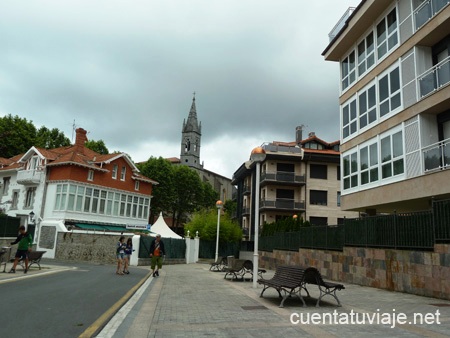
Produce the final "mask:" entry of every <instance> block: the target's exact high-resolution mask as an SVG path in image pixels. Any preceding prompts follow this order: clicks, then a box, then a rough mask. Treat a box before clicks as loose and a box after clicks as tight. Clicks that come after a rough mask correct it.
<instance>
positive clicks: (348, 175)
mask: <svg viewBox="0 0 450 338" xmlns="http://www.w3.org/2000/svg"><path fill="white" fill-rule="evenodd" d="M343 164H344V175H343V179H344V190H345V189H350V188H354V187H356V186H357V185H358V154H357V153H356V152H354V153H353V154H350V155H346V156H344V157H343Z"/></svg>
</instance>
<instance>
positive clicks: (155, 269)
mask: <svg viewBox="0 0 450 338" xmlns="http://www.w3.org/2000/svg"><path fill="white" fill-rule="evenodd" d="M165 254H166V251H165V249H164V242H163V241H161V235H160V234H158V235H156V238H155V239H154V240H153V242H152V244H151V245H150V257H151V259H152V262H151V268H152V273H153V277H157V276H159V269H161V268H162V261H163V256H165Z"/></svg>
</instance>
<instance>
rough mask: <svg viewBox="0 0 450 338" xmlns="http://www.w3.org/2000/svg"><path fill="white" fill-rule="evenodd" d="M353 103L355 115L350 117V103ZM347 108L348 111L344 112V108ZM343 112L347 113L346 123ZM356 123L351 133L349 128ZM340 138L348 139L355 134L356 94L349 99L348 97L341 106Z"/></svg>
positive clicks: (356, 117)
mask: <svg viewBox="0 0 450 338" xmlns="http://www.w3.org/2000/svg"><path fill="white" fill-rule="evenodd" d="M353 103H354V107H355V116H354V117H353V118H352V109H351V108H352V104H353ZM346 109H348V113H346V112H345V110H346ZM344 114H348V121H347V122H346V124H344V120H345V119H344ZM354 124H355V125H356V130H355V131H354V132H353V133H352V132H351V128H352V126H353V125H354ZM341 126H342V127H341V139H342V140H345V139H349V138H351V137H353V136H355V135H356V134H357V133H358V129H359V128H358V101H357V96H356V95H354V96H352V97H351V98H350V99H348V100H347V101H346V102H345V103H344V104H343V105H342V106H341ZM346 128H348V135H345V129H346Z"/></svg>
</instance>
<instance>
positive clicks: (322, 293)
mask: <svg viewBox="0 0 450 338" xmlns="http://www.w3.org/2000/svg"><path fill="white" fill-rule="evenodd" d="M319 290H320V296H319V299H317V303H316V307H319V303H320V300H321V299H322V298H323V297H324V296H326V295H330V296H332V297H334V299H336V302H337V306H338V307H341V306H342V304H341V302H340V301H339V298H338V297H337V295H336V290H337V289H336V288H332V289H327V288H323V287H321V286H320V285H319Z"/></svg>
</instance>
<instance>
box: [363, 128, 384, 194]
mask: <svg viewBox="0 0 450 338" xmlns="http://www.w3.org/2000/svg"><path fill="white" fill-rule="evenodd" d="M366 148H367V162H368V165H367V168H363V163H362V159H363V154H362V152H363V149H366ZM374 148H375V149H374ZM379 149H380V147H379V143H378V137H375V138H372V139H371V140H369V141H367V142H365V143H363V144H360V145H359V147H358V152H359V158H358V160H359V163H358V165H359V186H360V187H361V188H362V189H367V188H370V187H373V186H377V185H379V181H380V156H379ZM372 152H375V156H374V157H375V159H374V160H375V163H374V162H372V158H373V157H372ZM373 171H376V175H377V178H376V179H373V177H372V172H373ZM364 173H367V175H368V182H367V183H364V184H363V183H362V182H363V174H364Z"/></svg>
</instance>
